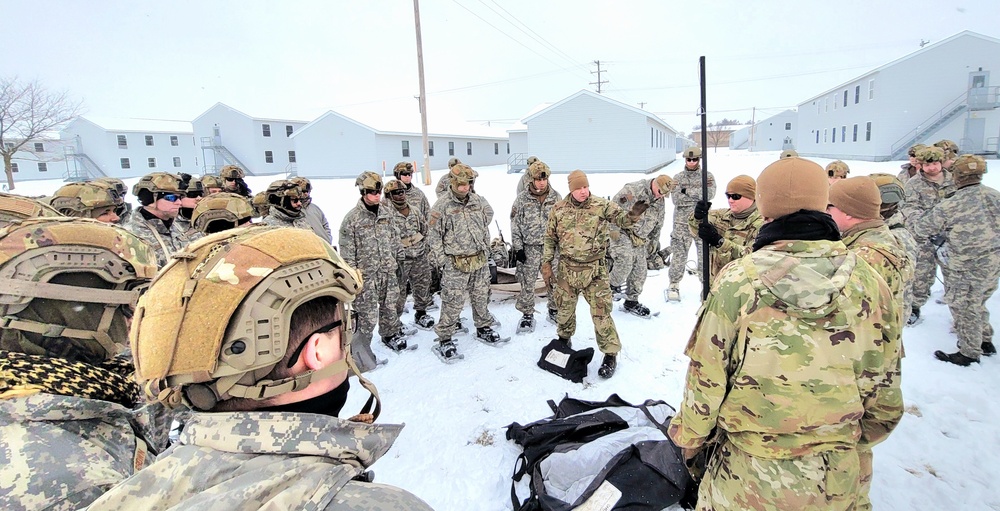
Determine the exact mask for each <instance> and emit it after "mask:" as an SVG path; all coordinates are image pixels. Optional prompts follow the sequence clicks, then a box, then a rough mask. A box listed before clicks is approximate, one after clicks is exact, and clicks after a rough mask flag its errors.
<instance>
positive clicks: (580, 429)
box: [507, 394, 697, 511]
mask: <svg viewBox="0 0 1000 511" xmlns="http://www.w3.org/2000/svg"><path fill="white" fill-rule="evenodd" d="M549 407H550V408H551V409H552V411H553V416H552V417H550V418H548V419H543V420H540V421H536V422H532V423H530V424H526V425H523V426H522V425H521V424H518V423H516V422H515V423H512V424H510V425H509V426H507V439H508V440H513V441H514V442H515V443H517V444H518V445H520V446H521V447H522V449H523V453H522V454H521V456H519V457H518V460H517V462H516V464H515V467H514V475H513V480H514V482H512V483H511V489H510V495H511V503H512V504H513V509H514V510H515V511H540V510H545V511H548V510H558V511H569V510H572V509H575V508H576V507H578V506H580V505H583V504H584V503H589V504H592V505H593V504H596V503H598V502H600V503H602V504H603V506H602V507H598V509H609V510H611V509H614V510H630V511H632V510H634V511H639V510H654V509H655V510H661V509H663V508H665V507H668V506H671V505H673V504H677V503H680V504H681V505H682V506H684V507H685V508H688V509H691V508H693V507H694V504H695V501H696V500H697V485H696V483H694V481H692V479H691V476H690V474H689V473H688V471H687V468H686V466H685V464H684V457H683V455H682V454H681V451H680V448H679V447H677V446H676V445H674V443H673V442H672V441H671V440H670V439H669V438H668V437H667V435H666V424H667V422H668V421H669V420H670V418H671V416H672V414H673V413H675V410H674V409H673V408H672V407H671V406H670V405H668V404H666V403H665V402H663V401H652V400H647V401H645V402H644V403H643V404H641V405H633V404H631V403H629V402H627V401H625V400H624V399H622V398H621V397H619V396H618V395H617V394H612V395H611V396H610V397H608V399H607V400H605V401H583V400H579V399H573V398H570V397H568V396H567V397H565V398H563V400H562V401H560V403H559V404H558V405H556V404H555V403H554V402H553V401H549ZM667 414H670V415H667ZM630 422H631V423H632V425H631V426H630ZM630 428H631V431H626V430H630ZM633 436H634V437H635V438H642V439H643V440H640V441H636V442H632V443H629V442H627V441H625V439H627V438H632V437H633ZM612 445H620V446H621V449H620V450H619V451H617V454H612V455H610V458H607V457H606V456H605V457H600V456H596V457H592V456H591V455H592V454H593V453H595V452H604V451H606V448H607V447H608V446H612ZM612 452H613V451H612ZM556 460H558V461H556ZM565 467H570V471H572V472H573V473H571V474H561V472H563V470H562V468H565ZM577 472H579V473H580V474H582V475H580V474H577ZM525 474H527V475H529V476H531V481H530V482H529V484H528V487H529V489H530V491H531V495H530V496H529V497H528V498H527V499H526V500H524V501H523V502H521V501H520V499H519V498H518V495H517V489H516V484H515V483H516V482H517V481H520V480H521V479H522V478H523V477H524V475H525ZM562 475H566V476H567V478H568V479H569V480H571V481H574V483H573V485H570V486H569V488H567V486H566V485H565V484H564V483H565V481H560V480H558V479H560V477H561V476H562ZM584 485H585V486H584ZM564 498H568V499H570V500H572V501H571V502H569V501H565V500H563V499H564Z"/></svg>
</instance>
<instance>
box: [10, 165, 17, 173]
mask: <svg viewBox="0 0 1000 511" xmlns="http://www.w3.org/2000/svg"><path fill="white" fill-rule="evenodd" d="M10 171H11V172H17V164H16V163H11V164H10Z"/></svg>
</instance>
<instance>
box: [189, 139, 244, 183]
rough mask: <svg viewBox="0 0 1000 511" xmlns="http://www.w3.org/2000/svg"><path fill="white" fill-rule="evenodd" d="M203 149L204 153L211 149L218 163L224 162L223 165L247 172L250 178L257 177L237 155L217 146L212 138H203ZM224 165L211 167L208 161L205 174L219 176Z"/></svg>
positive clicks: (224, 147) (221, 146) (219, 145)
mask: <svg viewBox="0 0 1000 511" xmlns="http://www.w3.org/2000/svg"><path fill="white" fill-rule="evenodd" d="M201 149H202V151H204V150H205V149H211V150H212V153H213V154H214V155H215V162H216V163H218V162H219V161H222V162H223V163H222V165H236V166H237V167H239V168H241V169H243V171H244V172H246V173H247V175H248V176H253V175H255V174H254V173H253V172H252V171H251V170H250V167H247V166H246V165H244V164H243V162H241V161H240V159H239V158H237V157H236V155H235V154H233V153H231V152H230V151H229V149H226V146H224V145H221V144H215V143H214V142H213V140H212V137H201ZM222 165H209V164H208V161H207V160H206V161H205V173H206V174H218V173H219V170H220V169H221V168H222Z"/></svg>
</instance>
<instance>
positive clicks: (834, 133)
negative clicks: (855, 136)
mask: <svg viewBox="0 0 1000 511" xmlns="http://www.w3.org/2000/svg"><path fill="white" fill-rule="evenodd" d="M833 143H834V144H836V143H837V127H836V126H834V127H833Z"/></svg>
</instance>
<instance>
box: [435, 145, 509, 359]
mask: <svg viewBox="0 0 1000 511" xmlns="http://www.w3.org/2000/svg"><path fill="white" fill-rule="evenodd" d="M474 179H475V172H474V171H473V170H472V168H471V167H469V166H468V165H465V164H464V163H459V164H456V165H455V166H454V167H452V170H451V179H450V183H449V189H448V191H447V192H446V193H445V194H444V195H442V196H441V197H440V198H439V199H438V200H437V202H435V203H434V206H433V207H431V214H430V220H429V225H430V231H429V234H428V242H429V244H430V260H431V264H432V265H434V266H436V267H438V268H442V271H441V315H440V316H439V317H438V322H437V326H436V327H435V328H434V331H435V332H436V333H437V335H438V338H437V342H438V343H439V344H438V351H439V354H440V356H441V357H442V358H443V359H444V360H451V359H454V358H455V357H459V354H458V347H457V346H456V345H455V342H454V341H453V340H452V335H453V334H454V333H455V331H456V330H458V329H459V328H460V325H459V313H461V312H462V306H463V305H464V304H465V294H466V293H468V294H469V302H471V305H472V319H473V322H474V323H475V326H476V337H477V338H478V339H479V340H481V341H483V342H485V343H487V344H497V343H499V342H501V339H500V336H499V334H497V333H496V332H495V331H494V330H493V328H492V327H491V325H492V324H493V315H492V314H490V311H489V292H490V271H489V267H488V266H487V264H486V261H487V254H488V253H489V248H490V246H489V234H490V231H489V225H490V221H492V220H493V209H492V208H491V207H490V206H489V203H488V202H486V199H484V198H482V197H481V196H479V195H478V194H476V193H473V192H472V183H473V180H474Z"/></svg>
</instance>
